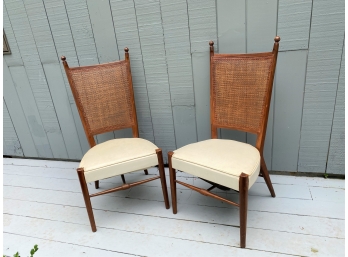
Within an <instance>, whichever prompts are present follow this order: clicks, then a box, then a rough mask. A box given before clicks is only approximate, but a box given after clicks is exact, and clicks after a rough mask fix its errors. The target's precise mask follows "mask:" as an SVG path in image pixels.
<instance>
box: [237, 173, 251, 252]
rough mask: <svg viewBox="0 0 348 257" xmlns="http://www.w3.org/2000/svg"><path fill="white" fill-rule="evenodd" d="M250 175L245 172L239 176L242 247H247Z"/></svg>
mask: <svg viewBox="0 0 348 257" xmlns="http://www.w3.org/2000/svg"><path fill="white" fill-rule="evenodd" d="M248 189H249V176H248V175H247V174H245V173H242V174H240V177H239V219H240V247H241V248H245V242H246V228H247V214H248Z"/></svg>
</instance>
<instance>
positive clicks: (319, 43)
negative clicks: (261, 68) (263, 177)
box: [298, 0, 344, 172]
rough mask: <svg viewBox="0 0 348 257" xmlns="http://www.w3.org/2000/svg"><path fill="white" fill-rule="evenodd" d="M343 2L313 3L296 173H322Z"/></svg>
mask: <svg viewBox="0 0 348 257" xmlns="http://www.w3.org/2000/svg"><path fill="white" fill-rule="evenodd" d="M343 19H344V1H343V0H337V1H330V2H327V1H314V3H313V12H312V24H311V33H310V42H309V53H308V64H307V75H306V85H305V97H304V103H303V116H302V129H301V141H300V153H299V162H298V170H299V171H304V172H325V169H326V161H327V155H328V149H329V141H330V133H331V126H332V119H333V113H334V107H335V99H336V91H337V83H338V75H339V67H340V64H341V55H342V46H343V38H344V23H343Z"/></svg>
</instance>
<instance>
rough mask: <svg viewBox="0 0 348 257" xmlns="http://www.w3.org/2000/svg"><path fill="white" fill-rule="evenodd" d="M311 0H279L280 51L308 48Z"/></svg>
mask: <svg viewBox="0 0 348 257" xmlns="http://www.w3.org/2000/svg"><path fill="white" fill-rule="evenodd" d="M311 12H312V0H305V1H304V0H279V6H278V28H277V30H278V31H277V34H278V35H279V36H280V37H281V43H280V46H279V50H280V51H286V50H299V49H308V40H309V28H310V23H311Z"/></svg>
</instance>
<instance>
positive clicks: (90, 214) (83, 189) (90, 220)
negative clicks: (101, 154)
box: [77, 168, 97, 232]
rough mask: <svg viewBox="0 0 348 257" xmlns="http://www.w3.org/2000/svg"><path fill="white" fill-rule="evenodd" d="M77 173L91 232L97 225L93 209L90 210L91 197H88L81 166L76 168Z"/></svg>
mask: <svg viewBox="0 0 348 257" xmlns="http://www.w3.org/2000/svg"><path fill="white" fill-rule="evenodd" d="M77 175H78V176H79V181H80V185H81V190H82V194H83V199H84V200H85V204H86V209H87V213H88V218H89V222H90V223H91V228H92V231H93V232H96V231H97V226H96V225H95V220H94V215H93V210H92V204H91V198H90V197H89V192H88V187H87V183H86V180H85V175H84V170H83V168H78V169H77Z"/></svg>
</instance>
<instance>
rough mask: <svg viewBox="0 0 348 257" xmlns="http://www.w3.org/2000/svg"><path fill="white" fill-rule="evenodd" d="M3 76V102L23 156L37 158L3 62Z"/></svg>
mask: <svg viewBox="0 0 348 257" xmlns="http://www.w3.org/2000/svg"><path fill="white" fill-rule="evenodd" d="M22 67H23V66H22ZM3 76H4V77H3V81H4V100H5V101H6V105H7V108H8V112H9V114H10V116H11V119H12V123H13V125H14V127H15V129H16V132H17V136H18V139H19V142H20V144H21V147H22V150H23V153H24V156H27V157H39V155H38V152H37V150H36V147H35V143H34V141H33V138H32V135H31V133H30V128H29V126H28V123H27V120H26V117H25V113H24V111H23V109H22V105H21V102H20V100H19V98H18V94H17V91H16V88H15V85H14V83H13V80H12V77H11V73H10V70H9V69H8V67H7V65H6V62H5V61H3ZM16 76H17V74H16Z"/></svg>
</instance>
